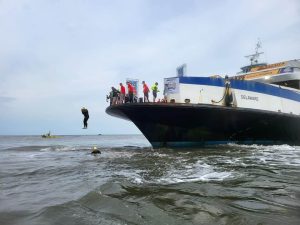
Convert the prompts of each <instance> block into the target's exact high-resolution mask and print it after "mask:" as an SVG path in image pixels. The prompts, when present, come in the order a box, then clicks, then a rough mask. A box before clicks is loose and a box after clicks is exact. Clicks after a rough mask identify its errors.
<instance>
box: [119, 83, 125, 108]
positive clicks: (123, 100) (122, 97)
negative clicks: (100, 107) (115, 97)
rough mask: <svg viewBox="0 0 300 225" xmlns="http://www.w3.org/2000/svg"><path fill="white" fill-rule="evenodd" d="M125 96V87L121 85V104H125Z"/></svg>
mask: <svg viewBox="0 0 300 225" xmlns="http://www.w3.org/2000/svg"><path fill="white" fill-rule="evenodd" d="M125 94H126V91H125V87H124V86H123V84H122V83H120V103H121V104H122V103H124V102H125Z"/></svg>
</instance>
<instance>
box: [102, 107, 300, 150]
mask: <svg viewBox="0 0 300 225" xmlns="http://www.w3.org/2000/svg"><path fill="white" fill-rule="evenodd" d="M106 112H107V113H108V114H109V115H111V116H115V117H119V118H122V119H126V120H130V121H132V122H133V123H134V124H135V125H136V126H137V127H138V128H139V129H140V131H141V132H142V133H143V134H144V136H145V137H146V138H147V139H148V141H149V142H150V143H151V144H152V146H153V147H154V148H159V147H198V146H205V145H211V144H226V143H238V144H266V145H270V144H290V145H299V144H300V116H297V115H292V114H284V113H277V112H270V111H263V110H253V109H244V108H232V107H223V106H214V105H204V104H168V103H137V104H122V105H114V106H109V107H108V108H107V109H106Z"/></svg>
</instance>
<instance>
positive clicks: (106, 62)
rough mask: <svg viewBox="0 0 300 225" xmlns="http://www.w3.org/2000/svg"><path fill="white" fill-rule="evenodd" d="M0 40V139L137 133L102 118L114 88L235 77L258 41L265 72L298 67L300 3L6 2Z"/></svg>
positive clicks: (1, 7) (0, 6) (0, 12)
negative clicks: (269, 66)
mask: <svg viewBox="0 0 300 225" xmlns="http://www.w3.org/2000/svg"><path fill="white" fill-rule="evenodd" d="M0 31H1V32H0V108H1V116H0V135H39V134H43V133H46V132H48V131H49V130H50V131H51V132H52V133H54V134H66V135H67V134H70V135H71V134H74V135H77V134H78V135H84V134H99V133H101V134H140V131H139V130H138V129H137V128H136V127H135V126H134V124H133V123H131V122H130V121H125V120H121V119H118V118H114V117H111V116H109V115H107V114H106V113H105V109H106V107H107V106H108V103H107V102H106V94H107V93H108V92H109V91H110V88H111V86H115V87H119V86H118V84H119V83H120V82H123V83H124V82H125V80H126V78H135V79H139V80H140V82H141V81H142V80H145V81H146V83H148V84H149V85H152V84H153V83H154V82H156V81H157V82H158V83H159V86H160V89H162V83H163V78H166V77H173V76H176V68H177V67H178V66H179V65H182V64H183V63H186V64H187V74H188V75H190V76H210V75H215V74H220V75H225V74H228V75H234V74H235V73H237V72H238V71H239V70H240V67H242V66H244V65H246V64H247V63H248V61H247V59H246V58H245V57H244V56H245V55H249V54H252V53H254V50H255V45H256V43H257V41H258V39H260V41H261V43H262V51H264V53H265V54H264V56H263V60H264V61H266V62H268V63H276V62H280V61H285V60H291V59H299V58H300V1H299V0H286V1H282V0H261V1H253V0H249V1H248V0H240V1H236V0H164V1H161V0H0ZM83 106H84V107H86V108H88V110H89V113H90V119H89V121H88V122H89V129H87V130H83V129H82V127H83V124H82V120H83V115H82V114H81V111H80V109H81V107H83Z"/></svg>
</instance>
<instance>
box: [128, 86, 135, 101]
mask: <svg viewBox="0 0 300 225" xmlns="http://www.w3.org/2000/svg"><path fill="white" fill-rule="evenodd" d="M127 88H128V97H129V102H130V103H133V91H134V89H133V86H132V84H131V83H130V82H128V81H127Z"/></svg>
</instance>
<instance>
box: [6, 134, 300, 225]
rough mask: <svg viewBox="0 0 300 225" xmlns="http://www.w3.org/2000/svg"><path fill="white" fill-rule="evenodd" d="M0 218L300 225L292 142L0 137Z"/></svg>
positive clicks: (299, 158)
mask: <svg viewBox="0 0 300 225" xmlns="http://www.w3.org/2000/svg"><path fill="white" fill-rule="evenodd" d="M94 146H97V147H98V148H99V149H100V150H101V152H102V154H101V155H92V154H91V149H92V147H94ZM0 224H1V225H9V224H20V225H24V224H25V225H26V224H30V225H31V224H33V225H35V224H36V225H41V224H46V225H48V224H64V225H67V224H70V225H71V224H72V225H73V224H104V225H106V224H153V225H154V224H155V225H157V224H170V225H173V224H205V225H206V224H228V225H234V224H249V225H250V224H251V225H252V224H257V225H263V224H270V225H271V224H272V225H274V224H278V225H279V224H280V225H282V224H295V225H296V224H297V225H299V224H300V146H289V145H276V146H260V145H250V146H247V145H234V144H232V145H230V144H229V145H220V146H213V147H206V148H199V149H155V150H153V149H152V148H151V147H150V144H149V143H148V142H147V140H146V139H145V138H144V137H143V136H141V135H122V136H113V135H111V136H105V135H103V136H60V137H58V138H53V139H43V138H41V137H39V136H0Z"/></svg>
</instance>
